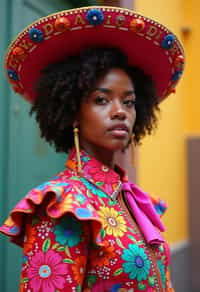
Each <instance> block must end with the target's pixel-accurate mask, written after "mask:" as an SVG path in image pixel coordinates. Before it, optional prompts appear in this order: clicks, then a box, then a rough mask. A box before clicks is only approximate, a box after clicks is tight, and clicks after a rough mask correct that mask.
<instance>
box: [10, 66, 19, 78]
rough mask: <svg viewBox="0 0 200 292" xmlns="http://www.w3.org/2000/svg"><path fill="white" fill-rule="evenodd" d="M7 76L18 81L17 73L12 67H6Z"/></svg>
mask: <svg viewBox="0 0 200 292" xmlns="http://www.w3.org/2000/svg"><path fill="white" fill-rule="evenodd" d="M8 76H9V78H10V79H12V80H14V81H18V80H19V77H18V75H17V72H15V71H14V70H12V69H8Z"/></svg>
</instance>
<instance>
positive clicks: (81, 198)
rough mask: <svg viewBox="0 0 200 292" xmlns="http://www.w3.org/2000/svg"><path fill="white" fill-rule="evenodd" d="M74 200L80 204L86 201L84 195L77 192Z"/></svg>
mask: <svg viewBox="0 0 200 292" xmlns="http://www.w3.org/2000/svg"><path fill="white" fill-rule="evenodd" d="M75 199H76V201H78V202H79V203H80V204H84V203H85V201H86V197H85V196H84V195H83V194H77V195H75Z"/></svg>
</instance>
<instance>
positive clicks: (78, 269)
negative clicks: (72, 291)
mask: <svg viewBox="0 0 200 292" xmlns="http://www.w3.org/2000/svg"><path fill="white" fill-rule="evenodd" d="M85 267H86V257H85V256H80V257H78V258H76V259H75V260H74V265H73V266H72V271H73V273H74V278H75V280H76V281H77V282H78V283H81V281H82V278H83V275H84V273H85Z"/></svg>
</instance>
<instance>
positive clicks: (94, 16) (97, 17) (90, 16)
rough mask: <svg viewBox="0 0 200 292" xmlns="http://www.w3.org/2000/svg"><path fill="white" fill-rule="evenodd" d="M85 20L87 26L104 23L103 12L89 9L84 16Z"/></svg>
mask: <svg viewBox="0 0 200 292" xmlns="http://www.w3.org/2000/svg"><path fill="white" fill-rule="evenodd" d="M86 19H87V21H88V22H89V24H92V25H98V24H101V23H102V22H103V21H104V15H103V12H102V11H100V10H98V9H90V10H89V11H88V12H87V14H86Z"/></svg>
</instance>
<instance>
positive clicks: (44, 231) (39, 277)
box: [0, 150, 173, 292]
mask: <svg viewBox="0 0 200 292" xmlns="http://www.w3.org/2000/svg"><path fill="white" fill-rule="evenodd" d="M81 161H82V169H83V173H82V175H81V176H78V175H77V172H76V169H77V162H76V155H75V151H74V150H72V151H71V153H70V155H69V158H68V161H67V163H66V169H65V170H64V171H63V172H61V173H59V174H58V175H57V176H56V177H54V178H53V179H52V180H51V181H48V182H46V183H43V184H42V185H40V186H38V187H36V188H34V189H32V190H31V191H30V192H29V193H28V194H27V195H26V196H25V197H24V198H23V199H22V200H21V201H20V202H19V203H18V204H17V205H16V207H15V208H14V209H13V210H12V212H11V214H10V216H9V217H8V219H7V220H6V221H5V223H4V224H3V225H2V227H1V228H0V231H1V232H3V233H5V234H6V235H8V236H10V238H11V241H12V242H14V243H16V244H18V245H20V246H21V247H22V248H23V252H24V255H23V265H22V271H21V281H20V291H26V292H64V291H65V292H68V291H73V292H79V291H83V292H136V291H147V292H157V291H162V292H167V291H173V289H172V288H171V286H170V279H169V278H170V277H169V270H168V266H169V248H168V245H167V243H166V242H165V241H163V242H157V243H156V242H153V241H152V243H149V242H148V241H147V240H146V236H144V234H143V232H142V231H141V228H140V224H139V223H138V222H139V221H138V220H136V219H135V218H137V216H136V215H137V214H136V213H135V214H133V213H134V212H133V210H132V209H130V206H129V204H128V203H127V199H126V198H125V196H124V193H123V192H122V191H120V189H121V186H122V184H123V182H125V183H126V182H127V177H126V176H125V175H124V173H121V174H119V173H118V172H115V171H113V170H111V169H109V168H107V167H106V166H104V165H102V164H101V163H100V162H99V161H96V160H95V159H94V158H91V157H89V156H88V155H87V154H86V153H84V152H83V151H82V152H81ZM132 190H133V193H135V194H136V193H138V194H140V192H142V191H140V190H139V188H138V187H137V186H135V185H133V184H132ZM149 202H150V204H151V205H152V206H153V209H154V210H156V214H157V213H159V215H161V214H162V213H163V211H164V210H165V209H166V207H165V205H164V203H163V202H162V201H160V200H154V199H149ZM139 208H140V206H139ZM144 211H145V210H144ZM136 222H137V223H136ZM150 224H151V223H150ZM155 229H157V230H158V228H157V227H155Z"/></svg>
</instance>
